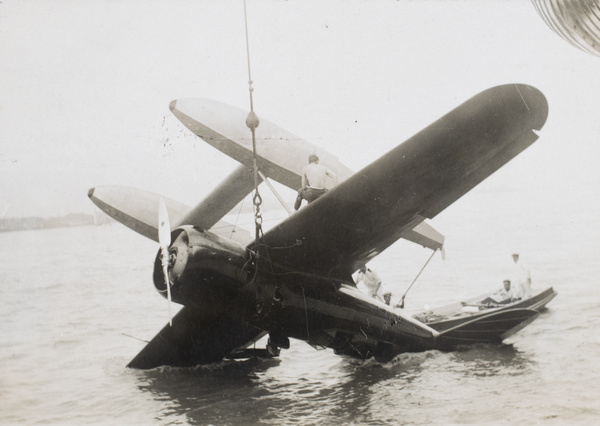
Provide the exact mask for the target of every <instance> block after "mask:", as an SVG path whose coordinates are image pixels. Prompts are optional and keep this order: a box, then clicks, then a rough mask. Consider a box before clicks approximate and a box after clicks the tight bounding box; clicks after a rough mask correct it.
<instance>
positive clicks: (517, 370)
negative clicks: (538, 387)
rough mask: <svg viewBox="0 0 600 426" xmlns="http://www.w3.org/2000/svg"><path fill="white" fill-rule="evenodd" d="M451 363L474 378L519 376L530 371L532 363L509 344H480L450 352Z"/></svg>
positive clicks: (526, 356)
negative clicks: (462, 368) (454, 363)
mask: <svg viewBox="0 0 600 426" xmlns="http://www.w3.org/2000/svg"><path fill="white" fill-rule="evenodd" d="M452 358H453V361H455V362H456V363H457V365H462V366H463V367H464V370H465V371H468V373H469V374H470V375H475V376H482V377H484V376H494V375H502V376H506V375H521V374H526V373H527V372H529V371H531V368H532V366H533V365H534V361H533V360H532V359H531V357H530V356H528V354H527V353H525V352H521V351H519V350H518V349H516V348H515V347H514V346H513V345H509V344H497V345H492V344H481V345H476V346H471V347H468V348H462V349H460V350H458V351H456V352H452Z"/></svg>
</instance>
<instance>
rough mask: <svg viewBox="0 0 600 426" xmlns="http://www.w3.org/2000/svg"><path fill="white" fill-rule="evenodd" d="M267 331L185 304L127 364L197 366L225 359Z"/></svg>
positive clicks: (146, 366) (131, 366) (142, 365)
mask: <svg viewBox="0 0 600 426" xmlns="http://www.w3.org/2000/svg"><path fill="white" fill-rule="evenodd" d="M265 334H266V333H265V332H264V331H262V330H260V329H258V328H256V327H252V326H250V325H248V324H247V323H245V322H240V321H233V320H230V319H227V318H224V317H223V316H222V315H211V314H208V313H206V312H203V311H200V310H195V309H193V308H190V307H188V306H184V307H183V308H182V309H181V311H179V313H178V314H177V315H175V318H173V325H172V326H170V325H168V324H167V325H166V326H165V327H164V328H163V329H162V330H161V331H160V332H159V333H158V334H157V335H156V336H155V337H154V338H153V339H152V340H151V341H150V343H148V344H147V345H146V346H145V347H144V349H142V351H141V352H140V353H139V354H137V355H136V357H135V358H134V359H133V360H131V362H130V363H129V364H128V365H127V367H130V368H139V369H149V368H156V367H159V366H161V365H170V366H173V367H193V366H196V365H199V364H208V363H210V362H216V361H220V360H222V359H223V358H224V357H225V356H227V355H229V354H230V353H231V352H232V351H234V350H235V349H237V348H240V347H242V348H243V347H246V345H248V344H250V343H252V342H255V341H256V340H258V339H260V338H261V337H262V336H263V335H265Z"/></svg>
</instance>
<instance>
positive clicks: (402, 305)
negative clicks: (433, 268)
mask: <svg viewBox="0 0 600 426" xmlns="http://www.w3.org/2000/svg"><path fill="white" fill-rule="evenodd" d="M435 252H437V249H435V250H434V251H433V252H432V253H431V256H429V259H427V262H425V265H423V267H422V268H421V270H420V271H419V273H418V274H417V276H416V277H415V279H414V280H413V282H412V283H410V285H409V286H408V288H407V289H406V291H405V292H404V294H403V295H402V299H401V300H400V309H404V298H405V297H406V293H408V290H410V288H411V287H412V286H413V284H414V283H415V282H416V281H417V278H419V275H421V272H423V270H424V269H425V267H426V266H427V264H428V263H429V261H430V260H431V259H432V258H433V255H434V254H435Z"/></svg>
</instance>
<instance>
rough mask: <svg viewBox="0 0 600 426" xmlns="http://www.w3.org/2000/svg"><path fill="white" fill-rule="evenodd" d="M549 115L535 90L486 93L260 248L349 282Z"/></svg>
mask: <svg viewBox="0 0 600 426" xmlns="http://www.w3.org/2000/svg"><path fill="white" fill-rule="evenodd" d="M547 115H548V103H547V101H546V98H545V97H544V95H543V94H542V93H541V92H540V91H539V90H537V89H535V88H534V87H531V86H527V85H523V84H510V85H503V86H498V87H494V88H491V89H488V90H486V91H484V92H481V93H480V94H478V95H476V96H474V97H473V98H471V99H469V100H468V101H466V102H465V103H463V104H462V105H460V106H458V107H457V108H455V109H454V110H452V111H451V112H449V113H448V114H446V115H445V116H443V117H442V118H440V119H439V120H437V121H436V122H434V123H433V124H431V125H430V126H428V127H427V128H425V129H424V130H422V131H421V132H419V133H417V134H416V135H414V136H413V137H411V138H410V139H408V140H407V141H405V142H404V143H402V144H401V145H399V146H397V147H396V148H394V149H393V150H392V151H390V152H389V153H387V154H386V155H384V156H383V157H381V158H380V159H378V160H376V161H375V162H373V163H372V164H370V165H369V166H367V167H365V168H364V169H362V170H361V171H359V172H357V173H356V174H354V175H353V176H352V177H350V178H349V179H347V180H345V181H344V182H342V183H341V184H339V185H338V186H337V187H335V188H333V189H332V190H330V191H329V192H328V193H327V194H325V195H324V196H322V197H321V198H319V199H318V200H316V201H314V202H313V203H311V204H309V205H308V206H306V207H304V208H302V209H301V210H299V211H298V212H297V213H295V214H294V215H292V216H291V217H289V218H288V219H286V220H285V221H283V222H282V223H280V224H279V225H277V226H276V227H275V228H272V229H271V230H270V231H269V232H267V233H266V234H265V235H264V237H263V238H262V239H261V245H264V246H263V247H261V252H264V251H266V254H267V255H268V257H269V258H270V260H271V261H272V262H273V263H275V264H278V265H280V266H282V267H283V268H287V269H290V270H295V271H302V272H307V273H313V274H318V275H321V276H326V277H329V278H332V279H340V280H344V281H347V280H348V279H349V277H350V274H351V273H352V272H354V271H355V270H356V269H357V268H358V266H359V265H360V264H361V263H363V262H366V261H368V260H369V259H372V258H373V257H375V256H376V255H377V254H379V253H380V252H381V251H382V250H384V249H385V248H387V247H388V246H390V245H391V244H392V243H394V242H395V241H396V240H398V239H399V238H401V237H403V236H404V235H405V234H406V233H407V232H410V230H411V229H412V228H414V227H415V226H417V225H418V224H419V223H420V222H422V221H423V220H424V219H425V218H433V217H434V216H436V215H437V214H438V213H440V212H441V211H442V210H444V209H445V208H446V207H448V206H449V205H450V204H452V203H453V202H454V201H456V200H457V199H458V198H460V197H461V196H462V195H464V194H465V193H466V192H468V191H469V190H471V189H472V188H473V187H474V186H476V185H477V184H479V183H480V182H481V181H483V180H484V179H485V178H486V177H488V176H489V175H491V174H492V173H494V172H495V171H496V170H498V169H499V168H500V167H501V166H503V165H504V164H505V163H507V162H508V161H509V160H511V159H512V158H513V157H515V156H516V155H517V154H519V153H520V152H521V151H523V150H524V149H525V148H527V147H528V146H530V145H531V144H532V143H533V142H534V141H535V140H536V139H537V138H538V136H537V135H536V133H535V132H534V131H533V130H539V129H541V127H542V126H543V125H544V123H545V122H546V118H547ZM249 247H250V248H251V249H255V248H256V243H252V244H251V245H250V246H249Z"/></svg>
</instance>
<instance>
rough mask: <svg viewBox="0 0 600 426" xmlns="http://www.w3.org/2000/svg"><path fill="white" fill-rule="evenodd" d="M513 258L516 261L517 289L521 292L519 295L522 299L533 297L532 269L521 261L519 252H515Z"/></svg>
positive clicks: (515, 281)
mask: <svg viewBox="0 0 600 426" xmlns="http://www.w3.org/2000/svg"><path fill="white" fill-rule="evenodd" d="M512 258H513V262H514V263H515V272H514V274H515V278H514V283H515V291H518V292H519V297H520V298H522V299H526V298H528V297H531V271H530V270H529V268H528V267H527V266H525V265H524V264H523V263H522V262H519V254H518V253H514V254H513V255H512Z"/></svg>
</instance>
